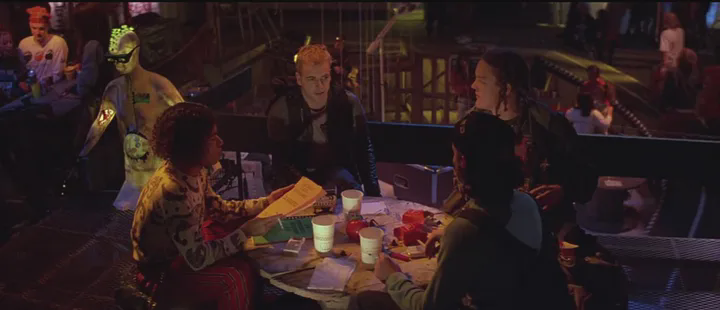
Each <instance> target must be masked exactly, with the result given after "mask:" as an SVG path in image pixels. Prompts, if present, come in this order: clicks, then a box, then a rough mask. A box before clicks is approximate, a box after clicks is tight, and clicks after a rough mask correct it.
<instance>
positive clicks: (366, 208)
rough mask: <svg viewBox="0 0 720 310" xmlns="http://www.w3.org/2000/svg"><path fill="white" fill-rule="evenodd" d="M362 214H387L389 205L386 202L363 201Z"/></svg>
mask: <svg viewBox="0 0 720 310" xmlns="http://www.w3.org/2000/svg"><path fill="white" fill-rule="evenodd" d="M360 214H361V215H373V214H387V205H386V204H385V202H382V201H379V202H363V204H362V207H360Z"/></svg>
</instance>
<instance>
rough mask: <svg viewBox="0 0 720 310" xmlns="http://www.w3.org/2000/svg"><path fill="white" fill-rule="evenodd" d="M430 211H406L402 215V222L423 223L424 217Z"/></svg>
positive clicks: (429, 214)
mask: <svg viewBox="0 0 720 310" xmlns="http://www.w3.org/2000/svg"><path fill="white" fill-rule="evenodd" d="M431 215H432V213H430V212H427V211H422V210H410V211H406V212H405V213H404V214H403V216H402V222H403V224H425V217H426V216H431Z"/></svg>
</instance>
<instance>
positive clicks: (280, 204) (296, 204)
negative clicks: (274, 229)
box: [258, 177, 325, 218]
mask: <svg viewBox="0 0 720 310" xmlns="http://www.w3.org/2000/svg"><path fill="white" fill-rule="evenodd" d="M323 196H325V190H324V189H323V188H322V187H321V186H320V185H317V184H315V182H313V181H312V180H310V179H308V178H306V177H302V178H301V179H300V181H298V182H297V183H296V184H295V187H293V189H292V190H290V191H289V192H287V193H285V195H283V196H282V197H281V198H280V199H278V200H277V201H275V202H273V203H272V204H270V205H269V206H268V207H267V208H266V209H265V210H263V211H262V212H260V214H258V217H259V218H266V217H271V216H275V215H284V216H293V215H295V214H297V213H299V212H301V211H303V210H305V209H307V208H309V207H311V206H312V205H313V203H315V201H316V200H318V199H320V197H323Z"/></svg>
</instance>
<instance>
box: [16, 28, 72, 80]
mask: <svg viewBox="0 0 720 310" xmlns="http://www.w3.org/2000/svg"><path fill="white" fill-rule="evenodd" d="M18 49H19V50H20V57H22V58H23V59H24V60H25V63H26V66H27V68H28V69H32V70H34V71H35V76H36V77H37V79H38V80H39V81H45V79H47V78H52V80H53V82H54V83H57V82H58V81H60V79H62V77H63V75H64V73H63V70H65V64H66V63H67V55H68V46H67V43H66V42H65V39H63V38H62V37H60V36H56V35H50V39H48V40H47V43H45V45H44V46H43V45H40V44H39V43H37V42H36V41H35V38H34V37H32V36H29V37H27V38H25V39H22V41H20V45H19V46H18Z"/></svg>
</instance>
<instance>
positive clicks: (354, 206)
mask: <svg viewBox="0 0 720 310" xmlns="http://www.w3.org/2000/svg"><path fill="white" fill-rule="evenodd" d="M341 196H342V205H343V213H345V214H348V213H351V212H353V213H360V208H362V200H363V192H361V191H359V190H356V189H348V190H346V191H343V192H342V194H341Z"/></svg>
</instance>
